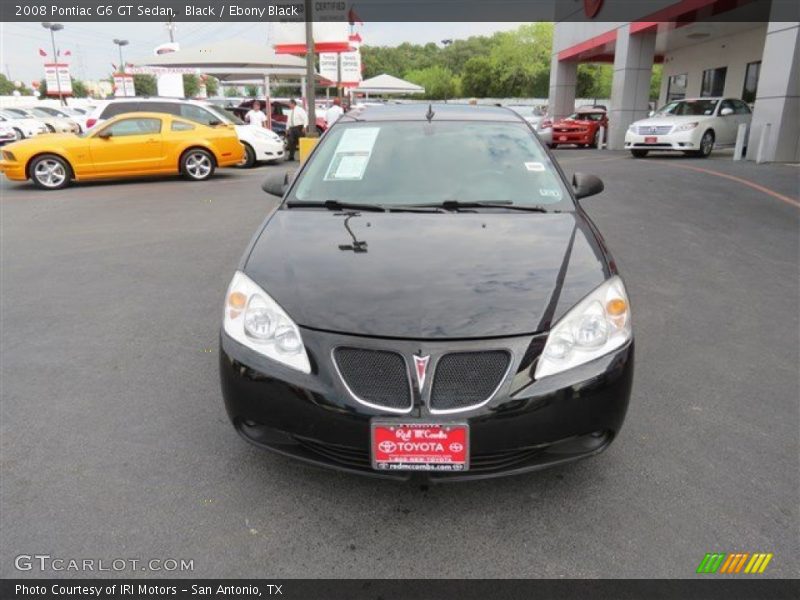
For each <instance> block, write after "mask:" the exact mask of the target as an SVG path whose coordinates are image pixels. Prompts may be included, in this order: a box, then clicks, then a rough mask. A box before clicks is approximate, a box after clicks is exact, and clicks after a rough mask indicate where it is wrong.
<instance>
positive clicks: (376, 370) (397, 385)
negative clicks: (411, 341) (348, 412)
mask: <svg viewBox="0 0 800 600" xmlns="http://www.w3.org/2000/svg"><path fill="white" fill-rule="evenodd" d="M334 361H335V362H336V368H337V369H338V370H339V374H340V375H341V377H342V381H344V383H345V385H346V386H347V388H348V389H349V390H350V392H351V393H352V394H353V396H355V398H356V400H359V401H360V402H365V403H368V404H374V405H375V406H379V407H381V408H387V409H390V410H396V411H400V410H402V411H405V410H410V409H411V403H412V401H411V385H410V383H409V378H408V369H407V368H406V361H405V359H404V358H403V357H402V356H401V355H400V354H397V353H396V352H388V351H385V350H369V349H366V348H337V349H336V350H335V351H334Z"/></svg>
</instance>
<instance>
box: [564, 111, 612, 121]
mask: <svg viewBox="0 0 800 600" xmlns="http://www.w3.org/2000/svg"><path fill="white" fill-rule="evenodd" d="M605 116H606V113H601V112H596V113H590V112H577V113H572V114H571V115H570V116H568V117H567V119H570V120H572V121H602V120H603V117H605Z"/></svg>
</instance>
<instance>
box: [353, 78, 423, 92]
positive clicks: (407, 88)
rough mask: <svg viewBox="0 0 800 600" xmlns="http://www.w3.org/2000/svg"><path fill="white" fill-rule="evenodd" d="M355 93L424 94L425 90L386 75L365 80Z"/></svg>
mask: <svg viewBox="0 0 800 600" xmlns="http://www.w3.org/2000/svg"><path fill="white" fill-rule="evenodd" d="M355 91H356V92H360V93H362V94H424V93H425V88H424V87H422V86H419V85H417V84H415V83H411V82H410V81H405V80H403V79H399V78H397V77H392V76H391V75H387V74H386V73H384V74H383V75H377V76H375V77H372V78H370V79H365V80H364V81H362V82H361V83H360V84H359V86H358V87H357V88H355Z"/></svg>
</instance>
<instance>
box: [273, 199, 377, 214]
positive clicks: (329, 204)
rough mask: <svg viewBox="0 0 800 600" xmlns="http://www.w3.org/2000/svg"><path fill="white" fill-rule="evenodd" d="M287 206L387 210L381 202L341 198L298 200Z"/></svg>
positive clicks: (288, 203)
mask: <svg viewBox="0 0 800 600" xmlns="http://www.w3.org/2000/svg"><path fill="white" fill-rule="evenodd" d="M286 206H287V208H326V209H328V210H363V211H372V212H386V208H385V207H383V206H381V205H380V204H359V203H356V202H340V201H339V200H325V202H298V201H292V202H287V203H286Z"/></svg>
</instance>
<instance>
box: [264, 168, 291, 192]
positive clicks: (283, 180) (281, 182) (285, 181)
mask: <svg viewBox="0 0 800 600" xmlns="http://www.w3.org/2000/svg"><path fill="white" fill-rule="evenodd" d="M293 175H294V171H286V172H285V173H271V174H270V175H267V178H266V179H265V180H264V183H262V184H261V189H262V190H264V191H265V192H267V193H268V194H271V195H273V196H279V197H282V196H283V195H284V194H285V193H286V190H287V189H288V187H289V182H290V181H291V180H292V176H293Z"/></svg>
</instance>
